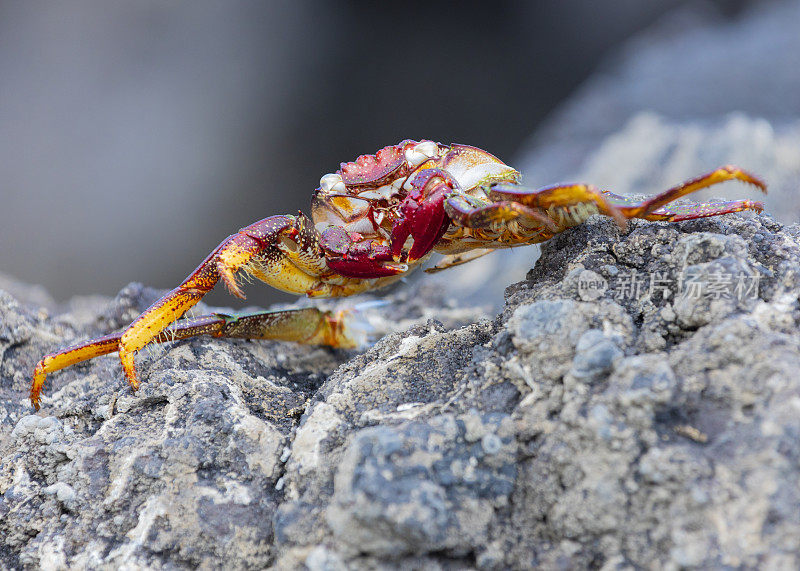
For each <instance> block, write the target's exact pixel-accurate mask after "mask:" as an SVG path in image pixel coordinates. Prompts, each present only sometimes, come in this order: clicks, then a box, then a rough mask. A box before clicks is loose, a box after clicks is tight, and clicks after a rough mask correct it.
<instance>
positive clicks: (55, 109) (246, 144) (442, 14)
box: [0, 0, 757, 305]
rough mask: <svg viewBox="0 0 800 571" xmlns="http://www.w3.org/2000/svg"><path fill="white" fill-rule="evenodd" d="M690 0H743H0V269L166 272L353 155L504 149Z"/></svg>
mask: <svg viewBox="0 0 800 571" xmlns="http://www.w3.org/2000/svg"><path fill="white" fill-rule="evenodd" d="M690 4H691V8H692V9H693V10H694V9H699V10H704V11H707V12H709V13H711V14H713V17H715V18H719V19H721V20H728V19H731V20H733V19H736V18H737V17H739V16H740V15H741V13H742V12H743V11H744V10H746V9H750V8H751V7H752V5H753V4H757V3H756V2H745V1H744V0H717V1H713V2H704V3H702V5H699V4H698V3H697V2H680V1H678V0H652V1H648V2H641V1H640V0H620V1H616V2H613V1H612V2H602V3H599V2H590V1H578V0H547V1H540V2H524V1H515V2H512V1H505V2H503V1H493V2H460V3H437V2H427V3H416V2H403V3H372V2H239V1H229V2H225V3H222V2H188V1H187V2H155V1H144V0H143V1H137V2H132V1H129V2H113V1H108V0H104V1H100V0H93V1H88V0H87V1H73V2H69V3H55V2H53V3H37V2H24V1H18V2H0V199H1V200H0V272H2V273H4V274H7V275H11V276H14V277H15V278H17V279H20V280H23V281H25V282H29V283H36V284H42V285H44V286H45V287H46V288H47V289H48V290H49V291H50V293H51V294H52V295H53V296H54V297H55V298H56V299H58V300H65V299H67V298H69V297H70V296H72V295H75V294H105V295H114V294H115V293H116V292H117V291H118V290H119V289H120V288H122V287H123V286H124V285H125V284H127V283H128V282H130V281H141V282H144V283H145V284H147V285H151V286H155V287H161V288H170V287H173V286H175V285H177V284H178V283H179V282H180V281H181V280H182V279H183V278H184V277H185V276H186V275H187V273H189V272H190V271H191V270H192V269H193V268H194V267H195V266H196V265H197V264H198V263H199V262H200V261H201V260H202V259H203V258H204V257H205V256H206V255H207V254H208V252H209V251H211V249H212V248H214V247H215V246H216V245H217V244H218V243H219V242H220V241H221V240H222V239H223V238H225V237H226V236H227V235H228V234H230V233H232V232H235V231H236V230H237V229H238V228H240V227H241V226H244V225H247V224H249V223H250V222H253V221H255V220H258V219H260V218H263V217H266V216H269V215H272V214H281V213H294V212H296V211H297V210H298V209H302V210H304V211H306V212H308V206H309V199H310V196H311V193H312V191H313V190H314V188H316V186H317V184H318V181H319V177H320V175H322V174H324V173H326V172H330V171H333V170H335V169H336V168H337V167H338V164H339V162H341V161H345V160H352V159H353V158H355V157H356V156H358V155H359V154H363V153H367V152H374V151H375V150H377V149H378V148H380V147H382V146H385V145H387V144H392V143H395V142H397V141H399V140H401V139H404V138H431V139H436V140H440V141H443V142H463V143H469V144H473V145H476V146H479V147H482V148H485V149H486V150H489V151H490V152H493V153H494V154H496V155H498V156H500V157H501V158H503V159H505V160H507V161H509V162H512V164H513V159H514V158H515V156H516V155H515V153H517V152H518V151H519V149H520V148H521V147H522V145H523V142H524V141H526V140H527V139H528V138H529V136H530V135H531V133H533V132H534V131H535V130H536V128H537V126H538V125H539V124H540V123H541V122H542V121H543V119H544V118H545V117H546V116H547V114H548V113H549V112H551V111H552V110H553V109H555V108H556V107H557V105H558V104H559V102H560V101H562V100H563V99H565V98H566V97H567V96H568V95H569V94H570V93H572V92H573V91H574V90H575V89H576V88H577V87H578V86H579V85H580V84H581V82H582V81H583V80H584V79H586V78H587V77H588V76H589V75H590V74H591V73H592V72H593V71H595V70H596V69H597V68H598V65H599V64H600V62H601V61H608V57H609V54H613V53H614V49H615V48H616V47H618V46H619V45H620V44H621V43H622V42H624V41H625V40H626V39H628V38H630V37H631V36H632V35H634V34H636V33H637V32H639V31H641V30H643V29H645V28H646V27H648V26H650V25H652V24H653V23H654V22H656V21H658V20H659V18H661V17H662V16H663V15H664V14H665V13H667V12H669V11H674V10H675V9H679V8H686V7H687V6H688V5H690ZM612 60H613V58H612ZM551 182H555V181H551ZM528 267H529V266H528ZM247 293H248V300H249V302H251V303H254V304H261V305H265V304H268V303H270V302H271V301H276V300H286V299H292V298H291V297H290V296H283V295H282V294H279V293H277V292H274V291H273V290H271V289H270V288H268V287H255V286H251V287H250V288H248V290H247ZM209 302H210V303H212V304H215V303H216V304H221V305H228V304H229V303H230V299H229V298H227V297H224V296H223V294H222V293H220V292H216V293H215V294H214V297H212V298H211V299H209Z"/></svg>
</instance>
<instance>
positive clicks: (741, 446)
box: [0, 214, 800, 569]
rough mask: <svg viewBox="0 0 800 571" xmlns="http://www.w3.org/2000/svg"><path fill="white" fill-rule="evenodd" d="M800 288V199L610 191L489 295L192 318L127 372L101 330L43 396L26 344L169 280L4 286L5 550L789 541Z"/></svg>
mask: <svg viewBox="0 0 800 571" xmlns="http://www.w3.org/2000/svg"><path fill="white" fill-rule="evenodd" d="M720 275H722V276H726V275H730V276H733V279H732V280H728V281H727V282H724V284H725V285H724V286H722V287H721V286H719V284H720V283H723V282H721V280H720V279H719V278H717V277H715V276H720ZM631 276H638V277H639V278H641V277H642V276H648V277H649V276H658V280H657V281H656V282H654V287H651V286H650V284H649V282H647V281H641V280H640V281H639V282H638V283H639V284H640V286H641V287H639V289H638V290H636V289H634V288H632V287H631V283H633V281H635V280H633V279H631ZM742 279H744V280H746V281H747V283H748V284H750V285H752V284H753V283H757V287H756V288H753V287H749V288H748V289H746V290H737V289H736V284H737V283H741V280H742ZM690 282H691V283H695V284H700V286H699V288H687V284H688V283H690ZM4 283H8V282H7V281H6V282H4ZM423 283H424V282H423ZM714 284H717V285H714ZM16 290H17V291H24V289H23V290H21V289H20V288H19V287H17V288H16ZM798 292H800V227H798V226H788V227H783V226H781V224H779V223H777V222H775V221H774V220H773V219H772V218H771V217H769V216H767V215H747V214H745V215H728V216H725V217H721V218H714V219H706V220H698V221H691V222H684V223H678V224H666V223H648V222H639V221H636V222H633V223H632V224H631V225H630V226H629V228H628V229H627V230H626V231H621V230H620V229H619V228H617V227H616V226H615V225H614V224H613V223H612V222H611V221H610V220H608V219H604V218H599V217H595V218H593V219H591V220H590V221H589V222H588V223H587V224H585V225H583V226H581V227H578V228H576V229H573V230H572V231H570V232H567V233H565V234H562V235H560V236H557V237H556V238H555V239H553V240H552V241H550V242H549V243H547V244H546V245H545V246H544V248H543V253H542V256H541V258H540V259H539V260H538V261H537V263H536V266H535V267H534V268H533V269H532V270H531V271H530V273H529V274H528V277H527V279H526V280H525V281H522V282H520V283H517V284H513V285H511V286H510V287H509V288H508V290H507V295H506V305H505V308H504V310H503V311H502V313H500V314H499V315H497V316H496V317H494V318H493V319H489V318H484V319H480V318H479V316H480V313H481V312H480V311H477V310H475V311H472V310H469V309H458V308H454V307H452V306H450V307H448V304H447V303H445V302H444V301H443V300H444V298H443V297H442V296H439V297H437V296H436V295H434V293H433V292H432V291H430V289H427V290H426V289H425V287H420V288H419V289H416V290H414V291H413V292H412V294H408V293H405V294H393V295H395V296H399V297H398V298H397V299H396V300H395V301H396V305H394V306H388V307H385V308H382V310H384V311H386V312H387V314H388V315H389V316H390V319H389V320H388V321H391V322H399V321H400V318H401V317H405V318H408V319H409V321H407V322H406V323H402V324H399V325H398V327H399V329H403V328H404V327H407V326H408V325H409V324H412V323H414V318H417V321H416V324H412V325H411V327H410V328H408V329H404V330H401V331H397V332H394V333H389V334H388V335H386V336H385V337H384V338H382V339H381V340H380V341H378V342H377V343H376V344H375V345H374V346H373V347H372V348H370V349H369V350H367V351H366V352H364V353H363V354H353V353H350V352H345V351H332V350H328V349H324V348H314V347H302V346H296V345H292V344H287V343H277V342H248V341H239V340H236V341H230V340H216V339H204V338H198V339H194V340H187V341H181V342H177V343H175V344H173V345H172V346H169V347H166V348H165V349H161V350H157V351H155V352H154V353H153V354H151V355H149V356H148V355H146V354H144V355H143V356H141V357H140V358H139V368H140V372H141V376H142V381H143V383H142V388H141V389H140V390H139V392H138V393H136V394H133V393H131V391H130V390H129V389H128V388H127V387H126V386H125V385H124V383H123V381H122V375H121V372H120V367H119V365H118V363H117V361H116V360H115V359H114V358H111V357H103V358H99V359H95V360H93V361H90V362H88V363H87V364H84V365H79V366H75V367H72V368H69V369H65V370H63V371H61V372H59V373H56V374H53V375H52V378H51V381H50V382H49V383H48V386H47V387H46V391H45V392H46V398H45V399H44V402H43V409H42V411H41V412H40V413H39V414H32V411H31V410H30V408H29V407H28V404H27V402H26V396H27V390H28V383H29V379H30V371H31V370H32V368H33V365H34V364H35V362H36V360H38V358H39V357H40V356H41V355H42V354H43V353H44V352H46V351H49V350H52V349H53V348H55V347H58V346H60V345H63V344H64V343H67V342H70V341H72V340H74V339H77V338H79V337H82V336H84V335H87V334H98V333H101V332H102V331H106V330H110V329H114V328H117V327H119V326H121V325H123V324H124V323H126V322H127V321H129V320H130V319H131V318H132V317H133V316H134V315H135V314H136V313H137V312H139V311H141V310H142V309H143V308H144V307H145V306H146V305H147V304H148V303H149V302H151V301H152V300H153V299H154V298H155V296H156V295H157V293H158V292H156V291H154V290H150V289H148V288H143V287H141V286H136V285H132V286H129V287H128V288H126V289H125V290H123V291H122V292H121V293H120V295H119V296H118V297H117V298H116V299H115V300H112V301H109V300H100V299H89V300H76V301H74V302H73V303H72V304H71V305H69V306H68V307H67V308H62V309H65V311H63V312H59V311H57V310H53V309H51V310H49V311H47V310H45V309H41V308H40V307H39V304H40V303H41V302H42V301H46V300H44V298H43V296H42V295H41V292H38V293H37V297H36V299H37V302H27V301H26V299H25V298H24V296H22V298H21V299H20V298H19V297H14V296H12V295H10V294H9V293H6V292H3V293H2V294H0V312H2V313H0V315H1V316H2V322H1V323H2V325H1V326H0V355H2V365H1V368H0V373H1V374H2V381H1V382H0V391H2V401H0V403H1V404H0V431H1V432H0V437H1V438H2V444H0V458H1V460H0V537H2V547H0V565H2V566H3V567H5V568H36V567H45V568H76V567H78V568H80V567H83V568H108V569H111V568H120V567H127V568H138V567H146V568H155V569H159V568H184V567H186V568H189V567H200V568H218V567H222V566H224V567H230V568H253V567H263V566H269V565H273V566H276V567H278V568H287V569H289V568H297V567H300V566H302V565H305V566H307V567H308V568H310V569H345V568H356V569H358V568H362V569H368V568H376V567H377V568H380V567H385V568H430V569H437V568H441V569H456V568H457V569H463V568H479V569H501V568H518V569H523V568H529V567H531V566H535V565H539V566H543V567H546V568H553V567H562V568H574V567H595V568H607V569H610V568H634V567H650V568H664V569H674V568H681V567H693V566H700V567H720V566H730V567H757V566H758V567H767V568H785V569H793V568H797V567H798V565H800V552H799V551H798V542H797V538H798V537H800V375H798V374H797V369H798V364H800V336H799V335H798V320H800V308H799V307H800V306H798ZM20 295H22V294H20ZM390 297H391V296H390ZM422 307H427V308H429V309H430V308H431V307H438V308H439V309H438V310H436V313H437V315H439V316H440V318H441V320H444V321H446V322H447V323H446V324H445V323H443V322H442V321H441V320H439V321H437V320H436V319H426V317H427V316H423V315H422V312H421V309H420V308H422ZM487 317H488V316H487ZM465 322H468V323H467V324H466V325H464V324H463V323H465ZM396 325H397V323H396Z"/></svg>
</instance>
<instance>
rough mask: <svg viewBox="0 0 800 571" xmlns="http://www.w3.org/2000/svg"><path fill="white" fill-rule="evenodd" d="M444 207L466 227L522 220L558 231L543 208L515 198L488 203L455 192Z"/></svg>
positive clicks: (530, 224)
mask: <svg viewBox="0 0 800 571" xmlns="http://www.w3.org/2000/svg"><path fill="white" fill-rule="evenodd" d="M444 208H445V211H446V212H447V215H448V216H449V217H450V219H451V220H453V222H455V223H456V224H458V225H460V226H464V227H466V228H486V227H488V226H491V225H492V224H493V223H495V222H508V221H510V220H520V221H522V222H524V223H526V224H527V225H528V226H540V227H544V228H547V229H548V230H550V231H551V232H557V231H558V227H557V226H556V225H555V223H554V222H553V220H552V219H550V218H549V217H548V216H547V215H546V214H544V213H543V212H542V211H541V210H537V209H533V208H530V207H528V206H525V205H524V204H520V203H519V202H514V201H513V200H501V201H499V202H490V203H489V204H486V203H483V202H481V201H479V200H478V199H475V198H473V197H471V196H469V195H466V194H455V195H453V196H450V197H449V198H448V199H447V200H446V201H445V203H444Z"/></svg>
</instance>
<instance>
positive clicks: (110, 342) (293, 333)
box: [30, 307, 362, 410]
mask: <svg viewBox="0 0 800 571" xmlns="http://www.w3.org/2000/svg"><path fill="white" fill-rule="evenodd" d="M350 317H351V314H350V312H347V311H339V312H337V313H332V312H330V311H321V310H319V309H317V308H315V307H307V308H303V309H288V310H279V311H258V312H252V313H242V314H236V315H227V314H224V313H212V314H211V315H205V316H202V317H196V318H193V319H184V320H181V321H179V322H177V323H176V324H175V326H173V327H171V328H169V329H168V330H165V331H161V333H159V334H158V335H157V336H156V337H155V338H153V339H152V340H151V342H154V343H166V342H168V341H178V340H180V339H187V338H189V337H196V336H198V335H211V336H213V337H231V338H244V339H272V340H275V341H294V342H295V343H304V344H308V345H328V346H331V347H339V348H343V349H352V348H355V347H357V346H358V345H359V344H361V342H362V340H361V339H359V338H358V336H357V334H356V331H355V330H354V329H352V328H351V327H350ZM122 336H123V332H117V333H112V334H111V335H106V336H104V337H99V338H97V339H91V340H89V341H84V342H82V343H78V344H77V345H72V346H71V347H68V348H66V349H63V350H61V351H58V352H55V353H50V354H49V355H45V356H44V357H43V358H42V360H41V361H39V363H38V364H37V365H36V369H35V370H34V373H33V385H32V386H31V395H30V398H31V404H32V405H33V407H34V408H35V409H36V410H39V404H40V401H41V392H42V387H43V386H44V382H45V379H46V378H47V374H48V373H52V372H53V371H58V370H60V369H63V368H64V367H68V366H70V365H74V364H76V363H81V362H83V361H88V360H89V359H93V358H94V357H99V356H100V355H108V354H109V353H113V352H114V351H117V350H118V348H119V345H120V340H121V338H122Z"/></svg>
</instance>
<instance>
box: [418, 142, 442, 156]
mask: <svg viewBox="0 0 800 571" xmlns="http://www.w3.org/2000/svg"><path fill="white" fill-rule="evenodd" d="M414 150H415V151H417V152H418V153H422V154H423V155H425V156H426V157H428V158H429V159H432V158H433V157H435V156H436V155H438V154H439V145H437V144H436V143H434V142H433V141H422V142H421V143H419V144H418V145H416V146H415V147H414Z"/></svg>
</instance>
